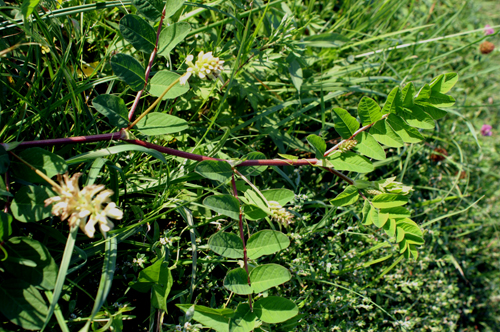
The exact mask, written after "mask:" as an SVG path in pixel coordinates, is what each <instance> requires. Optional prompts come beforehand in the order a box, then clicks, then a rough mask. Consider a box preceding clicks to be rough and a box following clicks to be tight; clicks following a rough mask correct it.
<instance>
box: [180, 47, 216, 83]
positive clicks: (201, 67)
mask: <svg viewBox="0 0 500 332" xmlns="http://www.w3.org/2000/svg"><path fill="white" fill-rule="evenodd" d="M193 59H194V57H193V56H192V55H191V54H190V55H188V56H187V57H186V64H187V65H188V66H189V68H188V69H187V71H186V73H185V74H184V75H182V76H181V78H180V81H179V84H180V85H185V84H186V82H187V81H188V80H189V78H190V77H191V75H196V76H198V77H199V78H201V79H202V80H205V79H207V77H208V78H211V79H213V80H215V79H217V78H218V77H219V76H220V74H221V72H222V71H223V70H224V66H223V64H224V61H222V60H219V58H216V57H214V56H213V55H212V52H208V53H203V51H201V52H200V53H199V54H198V60H196V62H195V63H194V64H193Z"/></svg>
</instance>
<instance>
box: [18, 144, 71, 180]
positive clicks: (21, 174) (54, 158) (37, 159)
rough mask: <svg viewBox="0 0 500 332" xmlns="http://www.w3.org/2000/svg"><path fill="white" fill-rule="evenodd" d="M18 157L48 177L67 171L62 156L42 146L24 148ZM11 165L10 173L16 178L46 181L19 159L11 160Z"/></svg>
mask: <svg viewBox="0 0 500 332" xmlns="http://www.w3.org/2000/svg"><path fill="white" fill-rule="evenodd" d="M19 157H21V158H22V159H23V160H24V161H26V162H27V163H28V164H30V165H31V166H33V167H35V168H37V169H38V170H40V171H41V172H42V173H44V174H45V175H47V176H48V177H49V178H51V177H53V176H54V175H57V174H62V173H65V172H67V171H68V165H67V164H66V162H65V161H64V159H63V158H62V157H60V156H58V155H57V154H54V153H52V152H49V151H47V150H44V149H42V148H31V149H26V150H24V151H22V152H21V153H20V154H19ZM12 166H13V167H11V169H12V173H13V174H14V176H16V177H18V178H21V179H23V180H25V181H28V182H32V183H44V184H45V183H47V182H46V181H45V180H44V179H42V178H41V177H40V176H39V175H37V174H36V173H35V172H34V171H33V170H32V169H31V168H30V167H28V166H26V165H25V164H23V163H21V162H20V161H15V162H13V163H12Z"/></svg>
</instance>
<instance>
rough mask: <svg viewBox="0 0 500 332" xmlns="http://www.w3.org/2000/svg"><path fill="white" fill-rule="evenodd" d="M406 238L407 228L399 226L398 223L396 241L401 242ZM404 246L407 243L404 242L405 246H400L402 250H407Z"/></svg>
mask: <svg viewBox="0 0 500 332" xmlns="http://www.w3.org/2000/svg"><path fill="white" fill-rule="evenodd" d="M404 239H405V230H404V229H402V228H401V227H397V225H396V242H397V243H400V242H401V241H403V240H404ZM404 247H406V243H405V244H404V246H403V247H401V246H400V250H403V251H404V250H406V249H405V248H404ZM403 251H400V252H403Z"/></svg>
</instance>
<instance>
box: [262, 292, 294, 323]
mask: <svg viewBox="0 0 500 332" xmlns="http://www.w3.org/2000/svg"><path fill="white" fill-rule="evenodd" d="M253 312H254V313H255V314H256V315H257V317H259V319H260V320H261V321H263V322H265V323H269V324H275V323H281V322H284V321H286V320H288V319H290V318H292V317H294V316H296V315H297V314H298V313H299V308H297V306H296V305H295V303H293V302H292V301H290V300H288V299H285V298H282V297H278V296H268V297H266V298H263V299H260V300H258V301H257V302H255V305H254V311H253Z"/></svg>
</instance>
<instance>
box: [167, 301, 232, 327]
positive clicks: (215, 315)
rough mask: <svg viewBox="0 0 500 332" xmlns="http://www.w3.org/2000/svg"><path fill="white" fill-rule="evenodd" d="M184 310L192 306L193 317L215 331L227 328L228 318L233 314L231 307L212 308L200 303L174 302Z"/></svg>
mask: <svg viewBox="0 0 500 332" xmlns="http://www.w3.org/2000/svg"><path fill="white" fill-rule="evenodd" d="M176 306H177V307H178V308H179V309H181V310H182V311H184V312H187V311H188V310H190V308H191V307H194V314H193V319H194V320H195V321H197V322H199V323H201V324H203V325H205V326H206V327H209V328H212V329H214V330H215V331H217V332H227V331H228V330H229V319H230V317H232V316H233V315H234V311H233V310H231V309H212V308H208V307H205V306H202V305H192V304H176Z"/></svg>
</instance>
